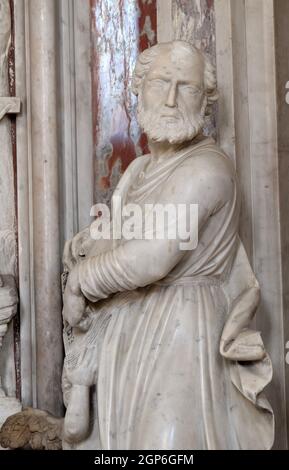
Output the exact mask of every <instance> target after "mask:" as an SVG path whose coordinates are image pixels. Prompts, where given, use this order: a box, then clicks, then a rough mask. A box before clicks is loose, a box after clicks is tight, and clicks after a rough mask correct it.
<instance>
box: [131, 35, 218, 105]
mask: <svg viewBox="0 0 289 470" xmlns="http://www.w3.org/2000/svg"><path fill="white" fill-rule="evenodd" d="M168 47H171V48H172V49H173V48H179V49H183V50H185V51H186V52H189V53H190V54H192V55H193V54H197V55H199V57H201V59H202V60H203V63H204V93H205V95H206V97H207V104H208V106H210V105H212V104H213V103H214V102H215V101H217V99H218V91H217V78H216V68H215V67H214V65H213V64H212V62H211V61H210V59H209V58H208V56H207V55H206V54H205V53H204V52H203V51H201V50H200V49H198V48H197V47H195V46H193V45H192V44H190V43H189V42H186V41H172V42H171V43H160V44H156V45H155V46H153V47H151V48H149V49H146V50H145V51H144V52H142V53H141V54H140V55H139V57H138V60H137V63H136V66H135V70H134V74H133V78H132V91H133V93H134V94H135V95H136V96H138V94H139V91H140V88H141V84H142V82H143V80H144V78H145V76H146V74H147V73H148V71H149V69H150V67H151V64H152V63H153V61H154V60H155V59H156V58H157V57H158V55H159V54H161V53H162V52H163V50H164V49H165V48H168Z"/></svg>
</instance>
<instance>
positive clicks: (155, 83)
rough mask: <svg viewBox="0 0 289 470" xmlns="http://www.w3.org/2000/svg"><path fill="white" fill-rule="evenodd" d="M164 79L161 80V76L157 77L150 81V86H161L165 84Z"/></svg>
mask: <svg viewBox="0 0 289 470" xmlns="http://www.w3.org/2000/svg"><path fill="white" fill-rule="evenodd" d="M164 83H165V82H164V81H163V80H161V79H160V78H156V79H155V80H151V81H150V86H151V87H153V88H160V87H162V86H163V85H164Z"/></svg>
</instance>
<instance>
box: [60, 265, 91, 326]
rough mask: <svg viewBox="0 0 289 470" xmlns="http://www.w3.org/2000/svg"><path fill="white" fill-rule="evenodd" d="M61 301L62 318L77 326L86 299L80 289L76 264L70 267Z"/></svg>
mask: <svg viewBox="0 0 289 470" xmlns="http://www.w3.org/2000/svg"><path fill="white" fill-rule="evenodd" d="M63 302H64V306H63V318H64V320H65V321H66V322H67V323H68V324H69V325H70V326H72V327H73V326H77V324H78V323H79V322H80V320H81V319H82V317H83V315H84V313H85V308H86V300H85V297H84V296H83V294H82V292H81V289H80V283H79V277H78V267H77V266H75V267H74V268H73V269H72V271H71V272H70V274H69V276H68V279H67V284H66V287H65V291H64V296H63Z"/></svg>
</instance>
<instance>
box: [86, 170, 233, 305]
mask: <svg viewBox="0 0 289 470" xmlns="http://www.w3.org/2000/svg"><path fill="white" fill-rule="evenodd" d="M233 192H234V181H233V180H232V178H230V177H229V176H228V175H226V174H224V172H223V171H221V172H220V171H212V168H211V167H209V168H208V167H205V168H195V167H194V166H190V165H183V166H181V167H180V168H178V169H177V171H175V172H174V174H173V178H172V179H171V180H168V181H167V182H166V184H165V187H164V188H163V190H162V192H161V194H160V196H159V197H158V200H157V201H155V202H156V203H158V204H163V205H166V204H174V205H178V204H182V205H185V207H186V208H187V209H186V211H187V214H186V217H187V216H188V211H190V204H198V218H197V220H198V227H191V229H192V230H197V231H200V230H201V229H202V227H203V226H204V224H205V223H206V221H207V220H208V218H209V217H210V216H211V215H213V214H215V213H216V212H217V211H218V210H219V209H220V208H222V206H223V205H224V204H226V203H227V202H228V200H230V198H231V197H232V194H233ZM169 223H170V225H171V226H174V225H176V224H177V223H178V218H177V217H176V218H173V219H172V220H170V221H169ZM171 228H174V232H175V233H176V234H177V236H176V238H175V239H168V238H167V237H164V239H155V238H153V239H150V240H148V239H133V240H127V241H125V242H124V243H122V244H121V245H120V246H118V247H117V248H115V249H112V250H110V251H108V252H106V253H103V254H100V255H98V256H95V257H92V258H90V259H87V260H85V261H84V262H82V263H80V265H79V280H80V286H81V290H82V292H83V294H84V296H85V297H86V298H88V299H89V300H90V301H92V302H96V301H98V300H100V299H104V298H107V297H108V296H109V295H111V294H113V293H116V292H123V291H130V290H134V289H136V288H138V287H144V286H146V285H149V284H152V283H154V282H157V281H159V280H160V279H163V278H164V277H165V276H166V275H167V274H168V273H169V272H170V271H171V270H172V269H173V268H174V267H175V266H176V265H177V263H178V262H179V261H180V260H181V259H182V257H183V256H184V255H185V253H186V251H183V250H182V249H180V246H181V243H182V242H184V240H181V239H180V238H179V236H178V227H171Z"/></svg>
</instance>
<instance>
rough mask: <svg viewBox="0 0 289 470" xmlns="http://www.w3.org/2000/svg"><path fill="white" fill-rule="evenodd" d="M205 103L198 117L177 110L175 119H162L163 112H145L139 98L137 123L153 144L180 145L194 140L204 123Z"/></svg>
mask: <svg viewBox="0 0 289 470" xmlns="http://www.w3.org/2000/svg"><path fill="white" fill-rule="evenodd" d="M205 110H206V103H205V100H204V103H203V106H202V109H201V111H200V113H199V114H198V115H192V116H187V115H185V114H183V113H181V112H180V111H179V109H178V110H177V114H176V119H168V118H165V117H162V113H163V111H160V110H157V111H145V110H144V108H143V105H142V99H141V96H139V102H138V121H139V124H140V126H141V128H142V129H143V131H144V132H145V133H146V134H147V136H148V138H149V139H150V140H152V141H155V142H169V143H170V144H181V143H182V142H186V141H189V140H192V139H194V138H195V137H196V136H197V135H198V134H199V133H200V132H201V130H202V129H203V127H204V123H205Z"/></svg>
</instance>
